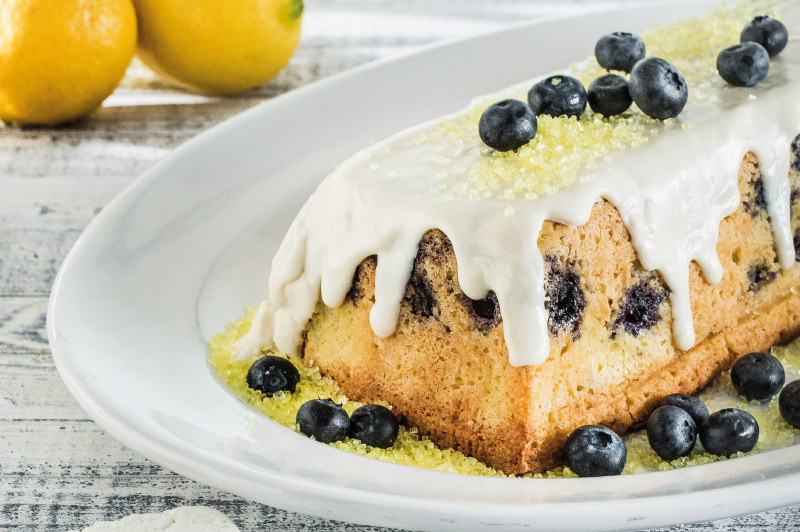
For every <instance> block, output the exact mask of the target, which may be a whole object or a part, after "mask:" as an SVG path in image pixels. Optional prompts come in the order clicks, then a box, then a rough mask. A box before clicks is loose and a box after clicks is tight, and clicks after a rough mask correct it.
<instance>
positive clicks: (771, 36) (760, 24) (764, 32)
mask: <svg viewBox="0 0 800 532" xmlns="http://www.w3.org/2000/svg"><path fill="white" fill-rule="evenodd" d="M739 41H740V42H757V43H758V44H760V45H761V46H763V47H764V48H765V49H766V50H767V53H768V54H769V56H770V57H775V56H776V55H778V54H779V53H781V52H782V51H783V49H784V48H786V43H787V42H789V32H788V31H787V30H786V26H784V25H783V22H781V21H779V20H775V19H774V18H772V17H766V16H760V17H756V18H754V19H753V20H752V21H751V22H750V23H749V24H748V25H747V26H745V27H744V29H743V30H742V35H741V36H740V37H739Z"/></svg>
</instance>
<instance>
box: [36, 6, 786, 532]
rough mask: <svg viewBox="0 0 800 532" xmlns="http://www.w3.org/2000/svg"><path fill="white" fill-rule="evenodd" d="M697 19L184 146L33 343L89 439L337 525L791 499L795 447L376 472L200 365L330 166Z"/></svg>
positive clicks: (104, 237)
mask: <svg viewBox="0 0 800 532" xmlns="http://www.w3.org/2000/svg"><path fill="white" fill-rule="evenodd" d="M703 7H704V5H703V4H702V3H698V2H684V3H672V4H669V5H660V6H649V7H636V8H631V9H625V10H622V11H616V12H608V13H603V14H595V15H591V16H581V17H575V18H569V19H560V20H549V21H545V22H536V23H524V24H520V25H517V26H513V27H510V28H508V29H505V30H503V31H499V32H493V33H488V34H484V35H480V36H477V37H473V38H469V39H464V40H457V41H450V42H446V43H444V44H438V45H436V46H431V47H427V48H424V49H423V50H421V51H419V52H417V53H414V54H409V55H405V56H401V57H398V58H394V59H391V60H388V61H381V62H377V63H373V64H370V65H367V66H365V67H361V68H356V69H354V70H351V71H349V72H347V73H344V74H341V75H338V76H334V77H331V78H329V79H326V80H324V81H322V82H319V83H315V84H313V85H310V86H308V87H305V88H302V89H299V90H296V91H293V92H291V93H289V94H286V95H284V96H281V97H279V98H276V99H274V100H272V101H270V102H268V103H265V104H263V105H260V106H258V107H256V108H254V109H252V110H250V111H248V112H245V113H243V114H241V115H239V116H236V117H234V118H232V119H230V120H228V121H226V122H224V123H222V124H220V125H218V126H217V127H214V128H213V129H211V130H209V131H208V132H206V133H204V134H202V135H199V136H198V137H197V138H195V139H194V140H192V141H190V142H188V143H186V144H185V145H183V146H182V147H180V148H179V149H178V150H176V151H175V153H174V154H173V155H171V156H170V157H168V158H167V159H166V160H164V161H163V162H161V163H160V164H158V165H156V166H155V167H153V169H152V170H150V171H149V172H147V173H146V174H145V175H143V176H142V177H141V178H140V179H138V180H137V181H136V182H135V183H134V184H133V185H132V186H131V187H130V188H128V189H127V190H125V192H123V193H122V194H120V196H118V197H117V198H116V199H115V200H114V201H113V202H111V204H109V205H108V206H107V207H106V208H105V209H103V211H102V212H101V213H100V215H99V216H97V218H96V219H95V220H94V221H93V222H92V223H91V224H90V225H89V227H88V228H87V229H86V231H85V232H84V233H83V235H82V236H81V237H80V239H79V240H78V242H77V243H76V245H75V247H74V248H73V250H72V251H71V252H70V254H69V256H68V257H67V259H66V260H65V261H64V264H63V266H62V268H61V271H60V272H59V275H58V278H57V280H56V283H55V286H54V288H53V294H52V299H51V302H50V308H49V312H48V326H47V331H48V334H49V337H50V344H51V346H52V350H53V355H54V357H55V361H56V364H57V365H58V369H59V371H60V372H61V376H62V377H63V379H64V381H65V382H66V384H67V386H68V388H69V389H70V391H71V392H72V394H73V395H74V396H75V397H76V399H77V400H78V402H79V403H80V404H81V406H83V408H84V409H86V411H87V412H88V413H89V415H90V416H92V418H94V419H95V420H96V421H97V423H99V424H100V425H101V426H102V427H103V428H104V429H106V430H107V431H108V432H109V433H111V434H112V435H113V436H114V437H116V438H117V439H118V440H120V441H121V442H123V443H124V444H125V445H127V446H129V447H131V448H132V449H134V450H136V451H138V452H140V453H141V454H143V455H145V456H146V457H148V458H150V459H152V460H154V461H156V462H158V463H159V464H161V465H163V466H165V467H167V468H169V469H172V470H174V471H176V472H178V473H180V474H182V475H185V476H187V477H189V478H192V479H195V480H197V481H199V482H203V483H206V484H210V485H212V486H215V487H217V488H220V489H223V490H227V491H230V492H232V493H236V494H238V495H241V496H243V497H246V498H249V499H252V500H255V501H259V502H262V503H265V504H268V505H271V506H276V507H279V508H284V509H287V510H291V511H296V512H303V513H307V514H313V515H317V516H321V517H325V518H330V519H338V520H342V521H349V522H355V523H364V524H371V525H381V526H390V527H398V528H409V529H418V530H437V531H443V530H453V531H456V530H458V531H462V530H474V531H476V530H498V529H499V528H502V529H503V530H523V529H531V528H537V529H546V530H570V531H576V530H597V529H615V530H625V529H639V528H646V527H654V526H661V525H668V524H673V523H678V522H688V521H700V520H709V519H717V518H721V517H727V516H732V515H735V514H744V513H749V512H754V511H759V510H764V509H767V508H773V507H778V506H783V505H787V504H790V503H795V502H798V501H800V489H797V488H798V485H799V484H800V482H798V481H799V480H800V447H791V448H786V449H783V450H779V451H773V452H769V453H764V454H761V455H756V456H751V457H746V458H741V459H736V460H732V461H729V462H724V463H715V464H709V465H705V466H700V467H693V468H687V469H681V470H676V471H670V472H663V473H653V474H645V475H637V476H625V477H614V478H587V479H560V480H533V479H498V478H480V477H470V476H464V475H457V474H451V473H442V472H434V471H427V470H422V469H417V468H412V467H406V466H399V465H394V464H388V463H383V462H379V461H377V460H372V459H369V458H363V457H360V456H356V455H352V454H349V453H346V452H342V451H339V450H337V449H334V448H331V447H328V446H325V445H321V444H319V443H315V442H313V441H311V440H309V439H307V438H305V437H303V436H300V435H298V434H295V433H293V432H291V431H289V430H286V429H285V428H283V427H281V426H279V425H278V424H277V423H275V422H273V421H271V420H269V419H267V418H266V417H263V416H261V415H256V416H255V417H253V416H252V415H251V414H252V412H253V411H251V410H250V408H249V407H248V406H246V405H244V404H243V403H242V402H240V401H239V400H237V399H236V398H235V397H234V396H233V395H232V394H231V393H230V392H229V391H228V390H227V389H226V388H225V386H224V385H222V384H221V383H220V382H218V381H217V380H216V379H215V378H214V376H213V375H212V373H211V371H210V370H209V367H208V366H207V365H206V357H207V356H208V351H207V348H206V339H207V338H208V337H209V336H211V335H212V334H214V333H216V332H219V331H221V330H222V329H223V328H224V326H225V324H226V323H227V322H228V321H230V320H232V319H234V318H236V317H237V316H239V315H241V314H242V313H243V311H244V308H245V307H246V306H248V305H256V304H257V303H259V302H260V301H261V300H262V299H263V298H264V296H265V290H266V287H267V277H268V275H269V271H268V270H269V264H270V260H271V257H272V255H273V253H274V252H275V250H276V249H277V246H278V244H279V242H280V240H281V239H282V238H283V235H284V232H285V231H286V229H287V227H288V226H289V223H290V222H291V220H292V219H293V218H294V216H295V214H296V213H297V211H298V210H299V208H300V207H301V205H302V204H303V202H304V201H305V200H306V198H307V197H308V196H309V194H311V192H312V191H313V190H314V189H315V188H316V186H317V184H318V183H319V182H320V180H321V179H322V178H323V177H324V176H325V175H326V174H328V173H329V172H330V171H331V170H332V168H333V167H334V165H335V164H336V163H338V162H341V161H342V160H344V159H345V158H346V157H347V156H349V155H350V154H352V153H354V152H355V151H357V150H358V149H360V148H362V147H364V146H366V145H367V144H368V142H369V141H370V140H377V139H381V138H383V137H387V136H389V135H390V134H392V133H394V132H396V131H399V130H401V129H403V128H406V127H408V126H411V125H413V124H415V123H418V122H421V121H423V120H427V119H429V118H431V117H435V116H440V115H443V114H446V113H450V112H453V111H456V110H458V109H459V108H462V107H464V106H465V105H466V104H467V103H468V102H469V101H470V99H471V98H472V97H473V96H475V95H478V94H483V93H488V92H492V91H495V90H498V89H501V88H503V87H505V86H508V85H510V84H512V83H515V82H518V81H520V80H523V79H527V78H530V77H533V76H535V75H540V74H546V73H548V72H551V71H553V70H555V69H557V68H560V67H563V66H566V65H568V64H569V63H570V62H572V61H576V60H581V59H584V58H585V57H586V56H587V55H590V54H591V53H592V51H593V49H594V44H595V42H596V40H597V38H598V37H599V36H600V35H603V34H605V33H609V32H611V31H615V30H617V29H619V28H625V29H627V30H633V31H638V30H641V29H643V28H644V27H645V26H646V25H648V24H652V23H659V22H666V21H673V20H676V19H677V18H678V17H680V16H685V15H690V14H694V13H695V12H697V11H698V10H699V9H702V8H703ZM246 414H247V415H246Z"/></svg>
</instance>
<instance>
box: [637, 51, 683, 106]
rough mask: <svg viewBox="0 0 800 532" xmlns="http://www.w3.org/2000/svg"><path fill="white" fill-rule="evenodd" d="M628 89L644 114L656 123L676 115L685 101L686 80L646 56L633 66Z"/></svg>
mask: <svg viewBox="0 0 800 532" xmlns="http://www.w3.org/2000/svg"><path fill="white" fill-rule="evenodd" d="M628 90H629V91H630V93H631V96H632V97H633V101H634V102H636V105H637V106H639V109H641V110H642V112H643V113H644V114H646V115H647V116H649V117H651V118H657V119H659V120H666V119H667V118H674V117H676V116H678V115H679V114H680V113H681V111H683V106H684V105H686V100H688V99H689V88H688V87H687V86H686V80H684V79H683V76H681V74H680V72H678V70H677V69H676V68H675V67H674V66H672V64H671V63H670V62H669V61H665V60H664V59H661V58H660V57H648V58H647V59H642V60H641V61H639V62H638V63H636V65H634V67H633V70H631V79H630V81H629V82H628Z"/></svg>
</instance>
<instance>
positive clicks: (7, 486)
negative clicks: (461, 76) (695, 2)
mask: <svg viewBox="0 0 800 532" xmlns="http://www.w3.org/2000/svg"><path fill="white" fill-rule="evenodd" d="M618 3H623V2H620V1H619V0H616V1H606V2H603V3H602V4H601V3H597V2H590V1H580V0H571V1H566V2H556V1H538V0H500V1H495V2H492V3H489V2H486V1H482V0H432V1H424V0H383V1H378V0H309V1H308V3H307V6H306V15H305V19H304V28H303V38H302V41H301V45H300V48H299V49H298V51H297V54H296V55H295V57H294V59H293V60H292V62H291V64H290V65H289V67H288V68H287V69H285V70H284V71H283V72H282V73H281V74H280V75H278V76H277V77H276V78H275V79H273V80H272V81H270V82H269V83H267V84H266V85H264V86H262V87H259V88H257V89H255V90H252V91H248V92H245V93H242V94H239V95H236V96H232V97H227V98H206V97H200V96H195V95H192V94H188V93H185V92H183V91H181V90H179V89H176V88H174V87H171V86H169V85H167V84H164V83H163V82H161V81H159V80H158V79H156V78H155V76H153V75H152V74H151V73H150V72H149V71H147V70H146V69H144V67H142V66H141V65H140V64H139V63H137V62H134V63H133V64H132V65H131V68H130V69H129V72H128V75H127V76H126V78H125V80H124V81H123V83H122V84H121V86H120V88H119V89H118V90H117V91H116V92H115V93H114V95H112V96H111V97H110V98H109V99H108V100H107V101H106V104H105V106H104V107H103V108H102V109H100V110H98V111H97V112H95V113H93V114H92V115H91V116H89V117H88V118H86V119H84V120H81V121H79V122H76V123H74V124H70V125H67V126H64V127H60V128H26V129H19V128H14V127H8V128H5V129H0V529H3V530H15V531H30V532H33V531H39V530H47V531H59V532H61V531H65V530H69V529H72V528H81V527H83V526H86V525H88V524H91V523H93V522H94V521H97V520H114V519H118V518H120V517H122V516H124V515H127V514H130V513H134V512H137V513H142V512H155V511H162V510H165V509H167V508H172V507H175V506H180V505H187V504H199V505H207V506H212V507H214V508H217V509H219V510H221V511H223V512H225V513H226V514H228V515H229V516H230V517H231V518H232V519H233V520H234V521H235V522H236V523H237V525H239V527H241V529H242V530H243V531H256V530H271V531H272V530H274V531H300V530H326V531H335V530H354V531H355V530H357V531H368V530H378V529H377V528H374V527H360V526H354V525H347V524H343V523H336V522H331V521H325V520H323V519H317V518H313V517H308V516H304V515H299V514H293V513H287V512H284V511H281V510H277V509H274V508H270V507H268V506H264V505H261V504H256V503H253V502H249V501H247V500H244V499H242V498H239V497H236V496H233V495H230V494H227V493H223V492H220V491H218V490H216V489H213V488H210V487H207V486H203V485H201V484H198V483H196V482H193V481H191V480H188V479H186V478H184V477H181V476H179V475H176V474H174V473H172V472H170V471H167V470H165V469H163V468H161V467H159V466H158V465H156V464H154V463H153V462H150V461H149V460H147V459H145V458H143V457H141V456H139V455H138V454H136V453H135V452H133V451H130V450H128V449H126V448H125V447H124V446H122V445H121V444H119V443H117V442H116V441H115V440H114V439H113V438H111V437H110V436H108V435H107V434H106V433H105V432H104V431H103V430H102V429H100V428H99V427H98V426H97V425H95V423H94V422H93V421H92V420H90V419H88V417H87V416H86V414H85V413H84V411H83V410H82V409H81V408H80V407H79V406H78V404H77V403H76V402H75V400H74V399H73V398H72V397H71V396H70V395H69V393H68V392H67V390H66V388H65V387H64V385H63V384H62V382H61V379H60V378H59V376H58V373H57V371H56V369H55V366H54V364H53V360H52V358H51V355H50V349H49V347H48V344H47V337H46V333H45V313H46V309H47V302H48V295H49V293H50V288H51V285H52V282H53V279H54V277H55V274H56V272H57V270H58V267H59V265H60V264H61V261H62V259H63V258H64V255H65V254H66V253H67V251H68V250H69V249H70V247H71V246H72V244H73V243H74V242H75V239H76V238H77V237H78V235H80V233H81V231H82V230H83V228H84V227H85V226H86V225H87V224H88V223H89V222H90V221H91V220H92V218H93V217H94V216H95V215H96V214H97V213H98V212H99V211H100V209H102V208H103V206H104V205H105V204H106V203H108V201H109V200H110V199H111V198H112V197H114V195H115V194H117V193H118V192H119V191H121V190H122V189H123V188H124V187H126V186H127V185H129V184H130V183H131V182H132V181H133V180H134V179H136V177H137V176H138V175H140V174H141V173H142V172H143V171H144V170H146V169H147V168H148V167H149V166H150V165H152V164H153V163H155V162H156V161H158V160H160V159H161V158H163V157H165V156H166V155H168V154H169V153H170V152H171V151H172V150H173V149H174V148H176V147H177V146H178V145H180V144H181V143H183V142H184V141H186V140H188V139H190V138H191V137H193V136H194V135H196V134H197V133H199V132H201V131H203V130H205V129H207V128H209V127H211V126H213V125H214V124H216V123H218V122H220V121H222V120H224V119H226V118H228V117H230V116H233V115H235V114H237V113H239V112H241V111H244V110H245V109H248V108H250V107H252V106H253V105H256V104H257V103H259V102H262V101H264V100H266V99H269V98H272V97H274V96H276V95H278V94H281V93H283V92H286V91H288V90H291V89H293V88H296V87H299V86H301V85H305V84H306V83H310V82H312V81H315V80H317V79H320V78H322V77H325V76H328V75H331V74H335V73H337V72H340V71H342V70H346V69H347V68H350V67H353V66H356V65H358V64H361V63H364V62H366V61H370V60H373V59H376V58H379V57H385V56H388V55H391V54H394V53H397V52H401V51H404V50H408V49H410V48H413V47H415V46H418V45H421V44H424V43H427V42H431V41H434V40H437V39H441V38H445V37H452V36H459V35H468V34H470V33H474V32H477V31H481V30H486V29H492V28H496V27H500V26H502V25H503V24H507V23H510V22H515V21H518V20H523V19H526V18H536V17H543V16H551V15H559V14H569V13H579V12H587V11H591V10H595V9H602V8H605V7H608V6H609V5H615V4H618ZM675 511H676V512H680V508H676V509H675ZM789 529H792V530H797V529H800V507H791V508H785V509H782V510H776V511H772V512H766V513H761V514H756V515H750V516H746V517H742V518H738V519H729V520H724V521H717V522H713V523H703V524H698V525H691V526H682V527H674V528H672V529H671V530H713V531H734V530H735V531H749V532H755V531H765V532H766V531H775V530H789Z"/></svg>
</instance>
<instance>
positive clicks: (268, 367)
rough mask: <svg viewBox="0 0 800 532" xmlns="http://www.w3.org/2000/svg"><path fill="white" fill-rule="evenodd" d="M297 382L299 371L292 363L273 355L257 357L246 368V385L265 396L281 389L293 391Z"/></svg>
mask: <svg viewBox="0 0 800 532" xmlns="http://www.w3.org/2000/svg"><path fill="white" fill-rule="evenodd" d="M298 382H300V373H299V372H298V371H297V368H295V367H294V364H292V363H291V362H289V361H288V360H286V359H285V358H281V357H276V356H273V355H267V356H265V357H262V358H259V359H258V360H256V361H255V362H253V365H252V366H250V369H249V370H247V385H248V386H249V387H250V388H252V389H254V390H258V391H259V392H264V394H265V395H266V396H267V397H272V395H273V394H274V393H275V392H281V391H283V392H292V393H294V391H295V388H296V387H297V383H298Z"/></svg>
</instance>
